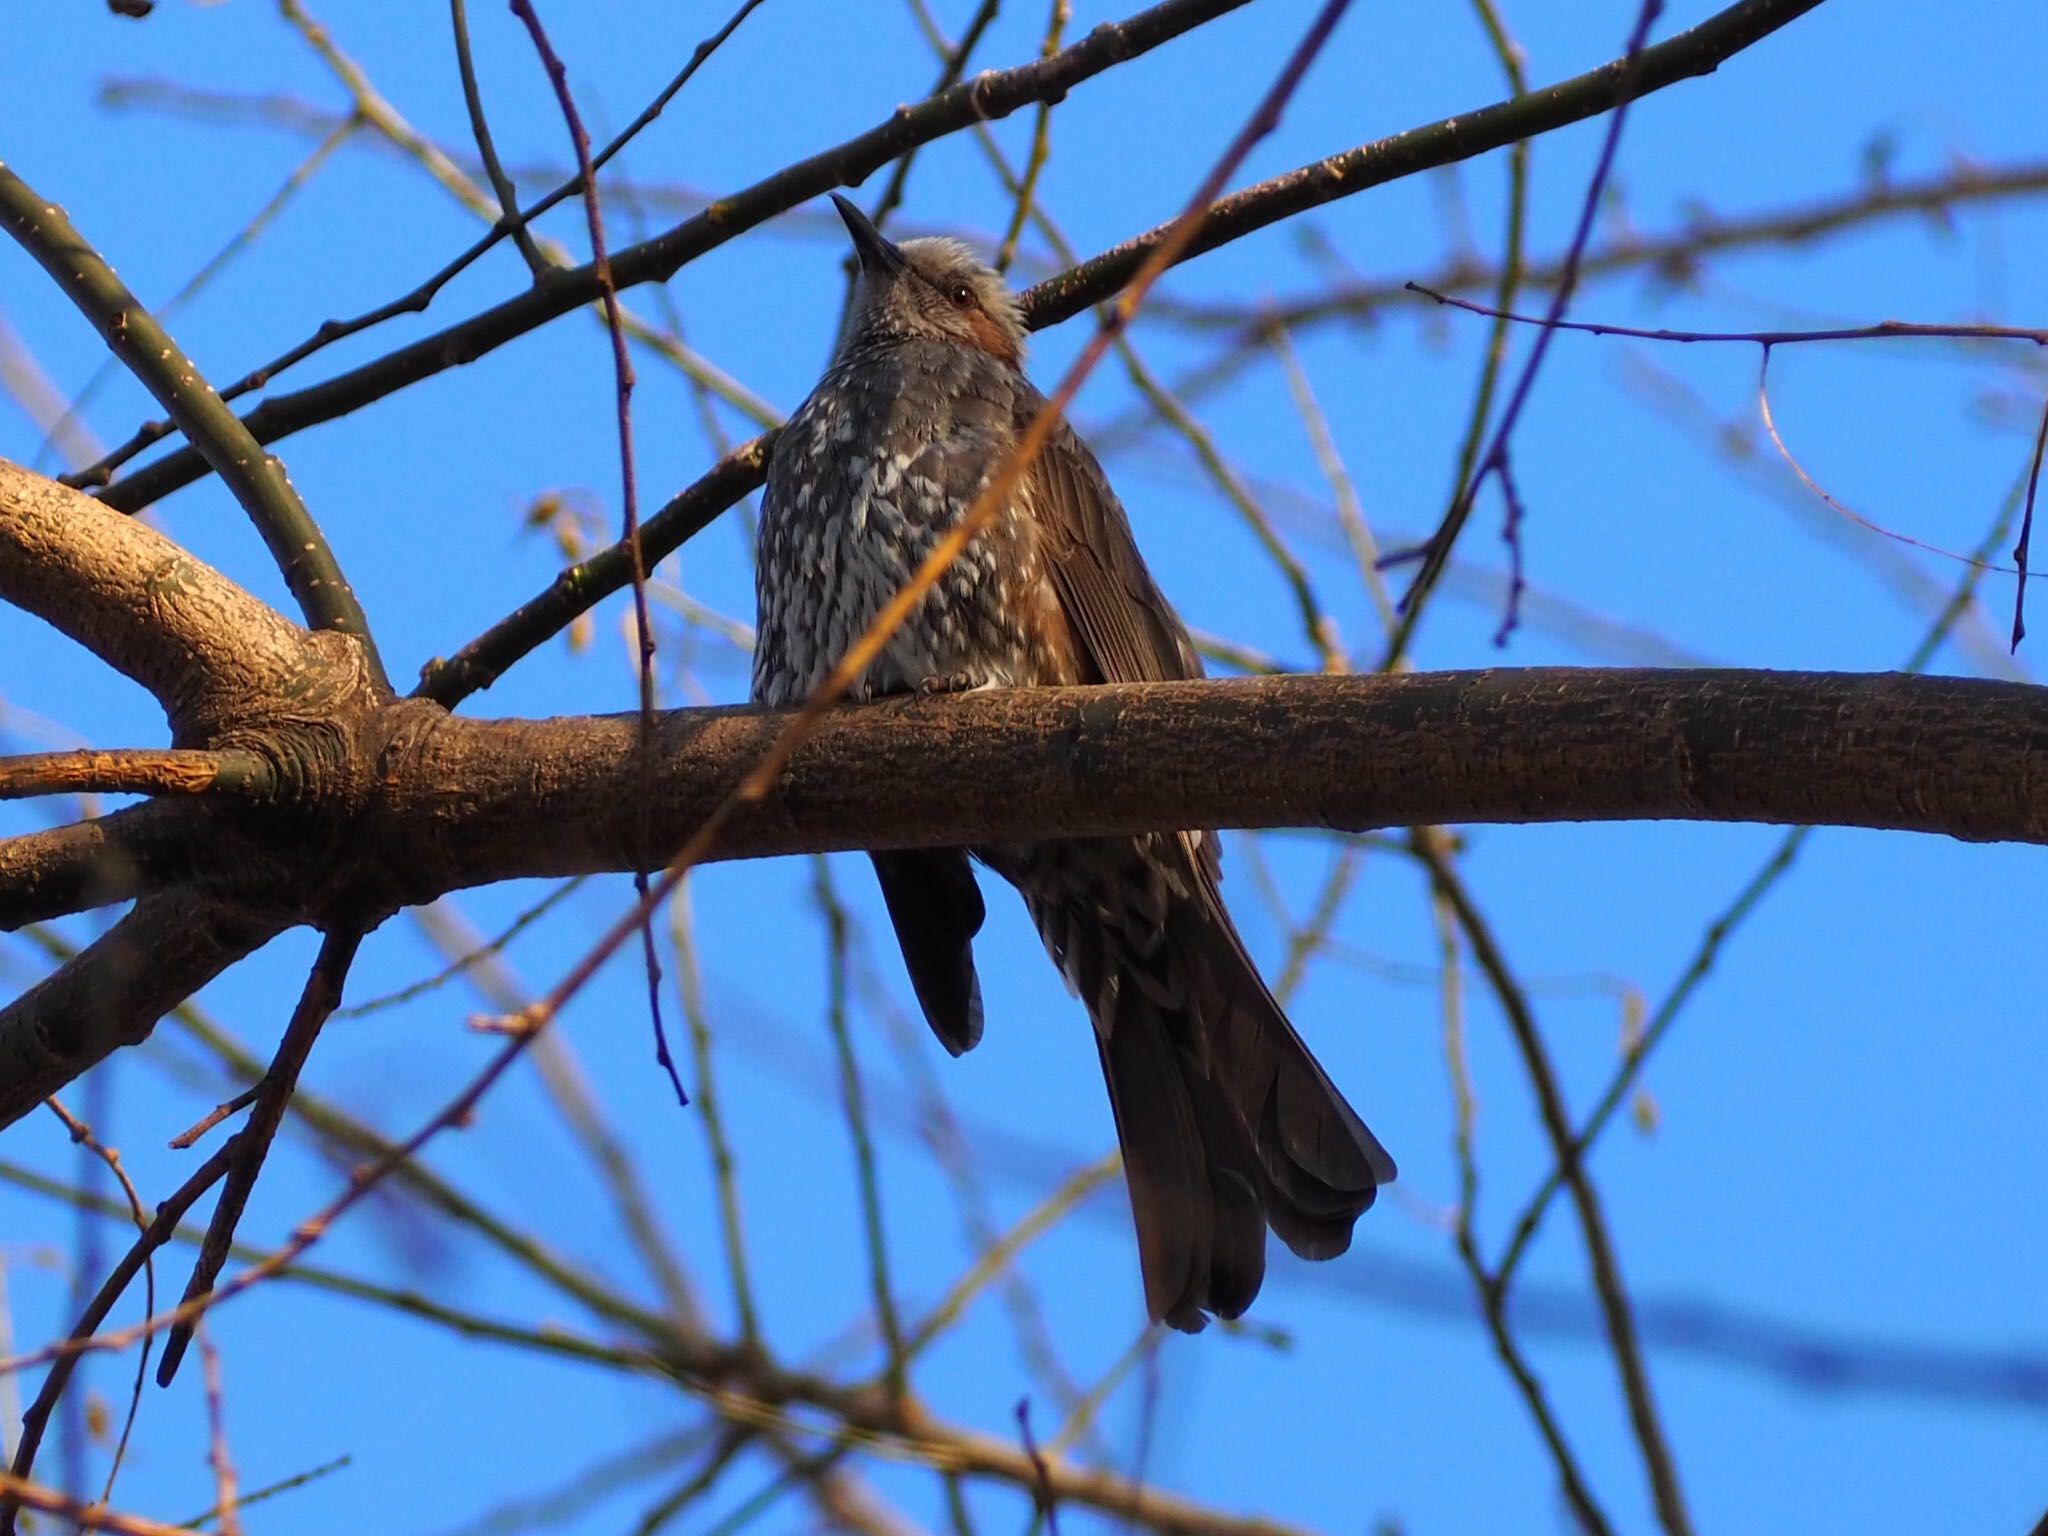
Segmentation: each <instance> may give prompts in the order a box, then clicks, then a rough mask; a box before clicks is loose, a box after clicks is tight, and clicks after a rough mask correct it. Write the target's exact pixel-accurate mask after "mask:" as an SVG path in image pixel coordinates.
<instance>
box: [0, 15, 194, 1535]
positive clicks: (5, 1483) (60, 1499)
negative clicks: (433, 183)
mask: <svg viewBox="0 0 2048 1536" xmlns="http://www.w3.org/2000/svg"><path fill="white" fill-rule="evenodd" d="M116 3H131V4H132V3H133V0H116ZM131 14H133V13H132V12H131ZM0 1508H4V1509H6V1510H7V1511H9V1514H8V1520H9V1526H8V1528H9V1529H11V1524H12V1511H13V1510H15V1509H18V1508H28V1509H34V1510H40V1511H41V1512H42V1513H44V1514H49V1515H61V1516H62V1517H63V1518H64V1519H66V1520H69V1521H71V1522H72V1524H73V1525H74V1526H76V1527H77V1528H78V1529H80V1530H87V1531H110V1532H112V1533H113V1536H192V1531H191V1529H190V1527H188V1526H182V1525H165V1524H164V1523H163V1522H162V1521H159V1520H145V1519H144V1518H143V1517H142V1516H140V1515H124V1514H122V1513H121V1512H120V1511H119V1510H114V1509H108V1508H107V1507H106V1506H105V1505H103V1504H88V1503H86V1502H85V1501H84V1500H83V1499H74V1498H73V1497H71V1495H70V1494H68V1493H59V1492H58V1491H57V1490H56V1489H55V1488H45V1487H44V1486H43V1485H42V1484H40V1483H32V1482H29V1481H28V1480H27V1479H26V1478H21V1477H16V1476H15V1475H14V1474H13V1473H11V1472H0Z"/></svg>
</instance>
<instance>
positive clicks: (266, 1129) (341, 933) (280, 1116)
mask: <svg viewBox="0 0 2048 1536" xmlns="http://www.w3.org/2000/svg"><path fill="white" fill-rule="evenodd" d="M362 939H363V933H362V930H361V929H353V928H352V929H342V930H337V931H336V932H333V933H330V934H328V935H327V936H326V938H325V939H324V940H323V941H322V943H321V945H320V953H319V955H318V956H317V957H316V958H315V959H314V961H313V968H312V970H311V971H310V972H309V973H308V974H307V976H306V985H305V988H304V990H303V991H302V992H301V993H300V994H299V1005H298V1007H297V1008H295V1009H293V1010H292V1017H291V1022H290V1023H289V1024H287V1025H286V1026H285V1032H284V1038H283V1040H281V1041H280V1042H279V1044H278V1047H277V1054H276V1056H274V1057H273V1058H272V1059H271V1063H270V1070H269V1071H267V1072H266V1073H264V1075H263V1081H262V1082H261V1083H260V1084H258V1085H257V1089H256V1093H255V1098H254V1101H253V1102H254V1112H253V1113H252V1114H251V1115H250V1117H249V1123H248V1124H247V1125H245V1126H243V1127H242V1129H241V1130H240V1131H238V1132H237V1133H236V1134H235V1135H234V1136H233V1137H232V1138H231V1139H230V1140H229V1141H228V1143H227V1147H226V1150H227V1151H228V1153H229V1158H230V1161H229V1164H228V1173H227V1182H226V1183H225V1184H224V1185H222V1187H221V1192H220V1199H219V1201H218V1202H217V1203H216V1204H215V1206H214V1211H213V1219H212V1221H211V1222H209V1223H208V1225H207V1229H206V1241H205V1242H204V1243H203V1244H201V1245H200V1249H199V1259H198V1262H197V1263H195V1264H194V1265H193V1266H192V1278H191V1280H190V1281H189V1282H187V1284H186V1286H185V1303H184V1305H183V1306H181V1307H179V1308H178V1310H177V1312H174V1313H171V1314H168V1316H169V1317H170V1319H171V1321H170V1325H169V1327H170V1331H169V1333H168V1334H167V1336H166V1337H165V1339H164V1352H163V1357H162V1359H160V1360H159V1361H158V1362H157V1368H156V1379H157V1381H158V1383H159V1384H160V1385H164V1386H168V1385H169V1384H170V1382H171V1379H172V1378H173V1377H174V1376H176V1375H177V1372H178V1362H179V1361H180V1360H182V1359H183V1358H184V1355H185V1347H186V1345H187V1344H189V1343H190V1342H191V1340H192V1331H193V1328H194V1327H195V1326H196V1325H197V1322H198V1319H199V1317H200V1315H201V1313H202V1312H203V1310H204V1308H205V1306H206V1304H207V1301H208V1300H209V1298H210V1294H211V1292H212V1290H213V1283H214V1280H215V1279H216V1278H217V1277H218V1276H219V1274H220V1271H221V1266H222V1265H224V1264H226V1263H227V1260H228V1247H229V1245H230V1244H231V1243H233V1241H234V1237H235V1227H236V1224H237V1223H239V1222H240V1221H241V1219H242V1211H243V1209H244V1207H246V1206H247V1205H248V1203H249V1195H250V1192H251V1191H253V1190H254V1189H255V1187H256V1178H257V1175H259V1174H260V1173H261V1172H262V1171H263V1164H264V1160H265V1159H266V1158H267V1157H268V1156H269V1155H270V1144H271V1142H272V1140H273V1139H275V1137H276V1135H277V1128H278V1126H279V1125H280V1124H282V1123H283V1120H284V1112H285V1106H286V1105H287V1104H288V1103H289V1102H290V1101H291V1096H292V1091H293V1089H294V1088H296V1087H297V1086H298V1081H299V1073H300V1071H301V1070H303V1069H304V1067H305V1065H306V1058H307V1057H308V1056H310V1055H311V1054H312V1050H313V1042H314V1041H315V1040H317V1039H318V1038H319V1037H320V1029H321V1026H322V1025H324V1024H325V1023H326V1022H327V1017H328V1015H329V1014H331V1013H333V1012H334V1009H335V1005H336V1004H338V1003H339V1002H340V1001H341V990H342V986H343V984H344V983H345V982H346V981H347V979H348V969H349V966H350V965H351V964H352V963H353V962H354V960H355V955H356V947H357V946H358V945H359V944H361V943H362Z"/></svg>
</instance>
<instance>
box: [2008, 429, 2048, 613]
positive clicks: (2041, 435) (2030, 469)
mask: <svg viewBox="0 0 2048 1536" xmlns="http://www.w3.org/2000/svg"><path fill="white" fill-rule="evenodd" d="M2044 452H2048V405H2043V406H2042V407H2041V430H2040V431H2039V432H2037V433H2035V434H2034V457H2033V460H2032V462H2031V463H2029V464H2028V465H2027V507H2026V511H2025V513H2023V514H2022V516H2021V518H2020V537H2019V542H2018V543H2017V544H2015V545H2013V547H2012V563H2013V565H2014V566H2015V567H2017V568H2018V571H2019V578H2020V582H2019V590H2018V591H2017V592H2015V593H2014V594H2013V600H2012V648H2013V649H2014V650H2015V651H2017V650H2018V649H2019V648H2020V642H2021V641H2022V640H2024V639H2026V638H2027V551H2028V549H2029V548H2030V547H2031V546H2032V544H2033V541H2034V498H2035V496H2036V495H2037V494H2038V493H2039V491H2040V489H2041V457H2042V454H2043V453H2044Z"/></svg>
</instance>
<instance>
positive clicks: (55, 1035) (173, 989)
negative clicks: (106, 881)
mask: <svg viewBox="0 0 2048 1536" xmlns="http://www.w3.org/2000/svg"><path fill="white" fill-rule="evenodd" d="M285 926H287V925H286V923H284V922H281V921H280V922H273V921H270V920H268V919H265V918H260V917H257V916H255V915H254V914H250V913H243V912H235V911H231V910H230V909H228V908H225V907H222V906H217V905H215V904H213V903H211V902H208V901H207V900H205V899H204V898H202V897H196V896H189V895H182V894H180V895H171V896H157V897H152V898H150V899H149V900H147V901H144V902H142V903H141V904H139V905H138V906H137V907H136V908H135V910H134V911H133V912H131V913H129V914H128V915H127V916H126V917H124V918H122V919H121V921H120V922H118V923H116V924H115V925H114V927H113V929H112V930H111V931H109V932H108V933H107V934H106V935H105V936H104V937H103V938H101V939H99V940H98V941H97V942H96V943H94V944H93V945H92V947H91V948H89V949H87V950H86V951H85V952H84V953H82V954H80V955H78V956H77V957H76V958H74V959H72V960H71V961H69V962H67V963H66V964H65V966H64V968H63V969H62V970H60V971H58V972H57V973H56V974H55V975H52V976H48V977H45V978H44V979H43V980H42V981H40V982H38V983H37V984H36V985H35V986H33V987H31V988H30V989H29V990H28V991H27V992H25V993H23V994H22V995H21V996H20V997H19V998H17V999H15V1001H14V1002H13V1003H11V1004H10V1005H9V1006H8V1007H7V1008H6V1009H5V1010H0V1126H7V1125H11V1124H13V1123H14V1122H15V1121H16V1120H19V1119H20V1118H21V1117H22V1116H23V1115H26V1114H29V1113H30V1112H32V1111H33V1110H34V1109H35V1107H36V1105H37V1104H39V1103H41V1102H42V1101H43V1100H44V1099H46V1098H48V1097H49V1096H50V1095H51V1094H53V1093H56V1092H57V1091H58V1090H59V1089H61V1088H62V1087H63V1086H64V1085H65V1084H66V1083H68V1082H70V1081H71V1080H72V1079H73V1078H75V1077H77V1076H78V1075H79V1074H80V1073H81V1072H84V1071H85V1070H86V1069H87V1068H88V1067H91V1066H93V1065H95V1064H96V1063H98V1062H99V1061H101V1060H103V1059H104V1058H105V1057H107V1056H108V1055H110V1054H112V1052H113V1051H114V1050H115V1048H116V1047H119V1046H123V1045H134V1044H137V1043H138V1042H140V1041H142V1040H145V1039H147V1038H148V1036H149V1032H150V1031H151V1030H152V1029H154V1028H155V1027H156V1021H157V1020H158V1019H160V1018H162V1017H163V1016H164V1015H165V1014H166V1013H168V1012H170V1010H171V1009H173V1008H175V1007H177V1005H178V1004H179V1003H181V1002H183V1001H184V1000H185V999H186V998H188V997H190V996H191V995H192V994H193V993H194V992H196V991H198V990H199V989H200V988H201V987H203V986H205V985H206V984H207V983H208V982H209V981H211V980H213V978H214V977H216V976H218V975H219V974H220V973H221V972H222V971H224V970H226V969H227V968H228V967H229V966H231V965H233V964H234V963H235V962H236V961H237V960H239V959H241V958H242V957H243V956H244V955H246V954H248V953H249V952H250V951H251V950H254V949H256V948H257V947H259V946H260V945H262V944H264V943H265V942H267V941H268V940H269V939H270V938H272V937H273V936H274V935H276V934H277V933H278V932H279V931H281V930H282V929H283V928H284V927H285Z"/></svg>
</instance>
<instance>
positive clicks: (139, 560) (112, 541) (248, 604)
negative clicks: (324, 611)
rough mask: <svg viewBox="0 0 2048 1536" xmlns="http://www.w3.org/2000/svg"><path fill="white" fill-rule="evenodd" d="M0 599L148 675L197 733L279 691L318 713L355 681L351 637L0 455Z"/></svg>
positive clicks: (182, 725) (268, 704)
mask: <svg viewBox="0 0 2048 1536" xmlns="http://www.w3.org/2000/svg"><path fill="white" fill-rule="evenodd" d="M0 600H4V601H6V602H10V603H12V604H14V605H15V606H16V607H18V608H21V609H24V610H26V611H27V612H29V613H32V614H34V615H36V617H38V618H40V619H42V620H44V621H45V622H46V623H48V624H51V625H53V626H55V627H56V628H57V629H59V630H61V631H62V632H63V633H64V634H66V635H69V636H70V637H71V638H72V639H73V640H76V641H77V642H78V643H79V644H80V645H83V646H84V647H86V649H88V650H90V651H91V652H92V653H93V654H94V655H95V656H98V657H99V658H100V659H101V660H102V661H104V662H106V663H107V664H108V665H109V666H111V667H113V668H115V669H116V670H117V671H120V672H122V673H125V674H126V675H127V676H129V677H131V678H133V679H134V680H135V681H136V682H138V683H140V684H141V685H142V686H143V687H144V688H147V689H148V690H149V691H150V692H151V693H152V694H154V695H155V696H156V699H157V702H158V703H159V704H161V705H162V706H163V709H164V713H165V715H166V716H167V717H168V718H169V720H170V723H171V734H172V737H173V739H174V740H175V741H176V742H178V743H179V744H180V745H194V746H196V745H200V744H202V743H205V742H207V741H208V740H209V738H211V737H212V736H213V735H214V734H215V733H217V732H219V731H221V730H223V729H226V728H227V727H229V726H230V725H231V724H233V723H235V722H237V721H246V720H248V719H250V718H251V717H253V716H257V715H274V714H276V713H277V711H278V709H279V708H280V703H279V701H282V700H287V699H290V700H292V701H293V705H294V707H295V708H296V709H298V710H300V711H301V712H303V713H308V714H311V713H317V712H319V710H320V709H321V707H322V699H323V696H325V695H328V694H330V693H331V691H332V689H333V687H334V686H335V682H334V681H330V682H327V683H324V684H320V683H317V675H318V674H320V673H322V672H328V671H331V672H333V673H334V676H335V681H339V682H340V683H341V684H342V685H343V686H354V685H356V684H359V683H360V682H361V681H362V680H363V678H364V674H363V672H362V670H361V663H360V661H359V660H358V659H357V652H356V648H355V646H354V644H353V643H352V642H350V641H346V640H343V639H340V638H339V637H334V636H325V635H319V636H316V635H311V634H308V633H307V631H305V630H303V629H300V628H299V627H298V626H297V625H296V624H293V623H292V622H290V621H289V620H288V619H286V618H284V617H283V616H282V615H280V614H279V613H277V612H276V611H275V610H274V609H272V608H271V607H269V606H268V605H267V604H265V603H263V602H260V601H259V600H257V599H256V598H254V597H252V596H250V595H249V594H248V593H247V592H245V591H243V590H242V589H241V588H240V587H238V586H236V585H235V583H234V582H232V581H230V580H228V578H227V577H225V576H223V575H222V574H221V573H220V572H218V571H216V570H214V569H213V568H212V567H211V566H209V565H207V564H206V563H205V562H204V561H201V560H199V559H198V558H197V557H196V556H194V555H192V554H190V553H188V552H187V551H186V550H184V549H183V548H181V547H180V546H179V545H178V544H176V543H175V542H173V541H172V540H170V539H168V538H165V537H164V536H163V535H162V534H160V533H158V532H157V531H156V530H155V529H154V528H151V527H149V526H147V525H146V524H144V523H140V522H137V521H136V520H135V519H133V518H128V517H122V516H121V515H119V514H118V513H116V512H113V511H110V510H109V509H108V508H107V507H105V506H102V505H101V504H100V503H99V502H97V501H95V500H94V499H93V498H92V497H90V496H87V495H84V494H83V493H82V492H79V491H74V490H69V489H67V488H66V487H64V486H61V485H59V484H57V483H56V482H55V481H53V480H46V479H44V478H43V477H42V476H41V475H38V474H34V473H32V472H31V471H29V470H26V469H23V468H22V467H21V466H19V465H17V464H12V463H9V462H8V461H7V460H5V459H0Z"/></svg>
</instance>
